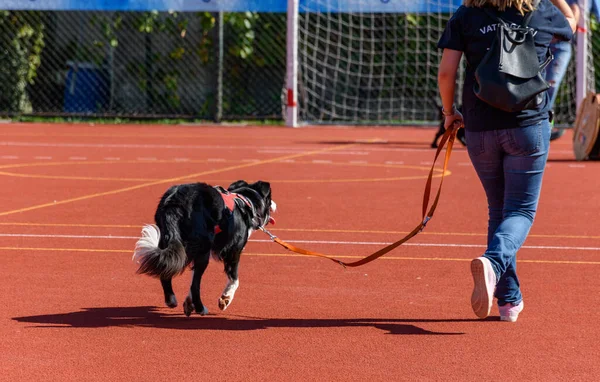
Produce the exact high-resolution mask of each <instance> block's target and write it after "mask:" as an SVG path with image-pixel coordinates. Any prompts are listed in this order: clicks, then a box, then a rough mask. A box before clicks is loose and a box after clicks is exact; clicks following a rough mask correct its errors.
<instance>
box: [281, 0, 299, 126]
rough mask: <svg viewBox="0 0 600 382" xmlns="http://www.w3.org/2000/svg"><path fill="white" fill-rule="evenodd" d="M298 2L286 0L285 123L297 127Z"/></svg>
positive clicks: (296, 0)
mask: <svg viewBox="0 0 600 382" xmlns="http://www.w3.org/2000/svg"><path fill="white" fill-rule="evenodd" d="M299 3H300V0H287V39H286V41H287V47H286V93H285V99H284V101H283V102H285V106H286V107H285V109H284V113H286V115H285V116H284V118H285V123H286V125H287V126H289V127H297V126H298V16H299V15H298V10H299Z"/></svg>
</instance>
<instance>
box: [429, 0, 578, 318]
mask: <svg viewBox="0 0 600 382" xmlns="http://www.w3.org/2000/svg"><path fill="white" fill-rule="evenodd" d="M485 7H488V8H490V10H492V11H494V12H496V13H497V15H498V16H499V17H500V18H502V19H504V20H505V21H506V22H509V23H511V22H512V23H515V24H519V25H520V24H521V22H522V20H523V18H524V16H525V15H526V14H527V13H529V12H533V15H532V16H531V19H530V22H529V25H528V27H529V28H533V29H534V30H535V31H536V33H535V38H534V40H535V46H536V51H537V54H538V60H539V62H540V63H542V62H544V61H545V60H546V57H547V56H546V54H547V51H548V46H549V44H550V42H551V41H552V39H553V38H554V37H556V38H558V39H562V40H570V39H571V38H572V36H573V31H574V30H575V27H576V25H575V19H574V17H573V13H572V12H571V9H570V8H569V6H568V5H567V4H566V2H565V1H564V0H552V1H550V0H541V1H539V2H538V1H537V0H464V5H462V6H461V7H459V8H458V9H457V11H456V13H454V15H453V16H452V18H451V19H450V20H449V21H448V24H447V25H446V28H445V30H444V33H443V35H442V37H441V39H440V41H439V43H438V47H439V48H441V49H443V53H442V60H441V62H440V65H439V69H438V82H439V91H440V95H441V98H442V105H443V114H444V116H445V126H446V127H447V128H448V127H449V126H450V125H451V124H453V123H455V122H458V123H463V124H464V128H465V133H466V140H467V149H468V153H469V157H470V158H471V162H472V163H473V166H474V168H475V171H476V172H477V175H478V177H479V179H480V181H481V184H482V185H483V188H484V190H485V193H486V196H487V202H488V209H489V221H488V232H487V250H486V251H485V253H484V254H483V256H481V257H478V258H476V259H474V260H472V262H471V273H472V276H473V281H474V288H473V293H472V296H471V306H472V308H473V311H474V312H475V314H476V315H477V316H478V317H480V318H485V317H487V316H488V315H489V314H490V311H491V309H492V305H493V299H494V297H496V298H497V300H498V307H499V311H500V319H501V320H503V321H512V322H514V321H516V320H517V318H518V316H519V313H521V311H522V310H523V307H524V304H523V296H522V295H521V289H520V284H519V279H518V277H517V264H516V255H517V251H518V250H519V248H520V247H521V245H522V244H523V242H524V241H525V239H526V237H527V235H528V233H529V229H530V228H531V225H532V223H533V219H534V217H535V213H536V210H537V206H538V199H539V196H540V190H541V186H542V177H543V174H544V169H545V167H546V160H547V158H548V149H549V145H550V121H549V107H550V103H549V97H548V95H547V93H546V92H544V97H543V99H542V101H541V102H540V103H539V104H538V105H537V106H534V107H532V108H530V109H527V110H523V111H520V112H514V113H509V112H505V111H502V110H500V109H496V108H494V107H492V106H490V105H488V104H487V103H485V102H483V101H481V100H480V99H478V98H477V96H476V95H475V93H474V92H473V85H474V83H475V69H476V68H477V65H478V64H479V63H480V62H481V60H482V58H483V57H484V55H485V53H486V52H487V50H488V48H489V47H490V46H491V44H492V41H493V39H494V38H495V36H496V24H497V21H496V20H494V19H492V18H491V17H490V16H488V14H487V13H486V12H485V11H484V10H483V8H485ZM463 54H464V55H465V59H466V64H467V65H466V73H465V80H464V85H463V97H462V110H463V113H464V117H463V115H461V113H459V112H458V111H457V110H456V107H455V106H454V96H455V84H456V78H457V71H458V68H459V63H460V60H461V57H462V56H463Z"/></svg>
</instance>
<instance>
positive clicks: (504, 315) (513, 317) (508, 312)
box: [498, 300, 525, 322]
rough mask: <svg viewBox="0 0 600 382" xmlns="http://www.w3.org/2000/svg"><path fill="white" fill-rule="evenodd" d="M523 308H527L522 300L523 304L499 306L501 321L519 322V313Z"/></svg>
mask: <svg viewBox="0 0 600 382" xmlns="http://www.w3.org/2000/svg"><path fill="white" fill-rule="evenodd" d="M523 307H525V304H524V303H523V300H521V302H520V303H518V304H517V305H513V304H511V303H510V302H509V303H508V304H506V305H504V306H498V310H499V311H500V321H509V322H515V321H517V318H519V313H521V311H522V310H523Z"/></svg>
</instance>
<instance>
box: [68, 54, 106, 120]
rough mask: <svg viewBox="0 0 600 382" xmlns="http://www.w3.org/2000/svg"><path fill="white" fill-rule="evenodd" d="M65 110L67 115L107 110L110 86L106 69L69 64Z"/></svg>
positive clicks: (89, 64)
mask: <svg viewBox="0 0 600 382" xmlns="http://www.w3.org/2000/svg"><path fill="white" fill-rule="evenodd" d="M67 66H68V68H69V70H68V72H67V79H66V83H65V97H64V106H63V109H64V111H65V112H67V113H97V112H99V111H102V110H105V109H106V106H107V105H108V101H109V94H110V84H109V81H108V74H107V71H106V70H105V69H102V68H100V67H98V66H97V65H94V64H92V63H86V62H83V63H79V62H71V61H69V62H67Z"/></svg>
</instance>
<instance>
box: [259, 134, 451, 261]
mask: <svg viewBox="0 0 600 382" xmlns="http://www.w3.org/2000/svg"><path fill="white" fill-rule="evenodd" d="M461 127H462V125H461V124H460V123H454V124H453V125H452V126H450V127H449V128H448V129H447V130H446V132H445V133H444V135H443V136H442V139H441V140H440V144H439V146H438V148H437V151H436V153H435V157H434V159H433V164H432V165H431V170H430V171H429V175H428V177H427V182H426V183H425V191H424V192H423V209H422V214H423V219H422V220H421V223H419V225H418V226H417V227H415V229H413V230H412V231H411V232H410V233H409V234H408V235H406V236H405V237H403V238H402V239H400V240H398V241H396V242H394V243H392V244H390V245H388V246H386V247H384V248H382V249H380V250H378V251H377V252H375V253H372V254H371V255H369V256H366V257H364V258H362V259H360V260H357V261H354V262H350V263H347V262H344V261H341V260H339V259H336V258H335V257H333V256H329V255H326V254H323V253H319V252H313V251H309V250H307V249H303V248H299V247H295V246H293V245H291V244H289V243H286V242H285V241H283V240H281V239H279V238H278V237H277V236H275V235H273V234H272V233H271V232H269V231H268V230H267V229H266V228H264V227H260V230H261V231H263V232H264V233H266V234H267V235H269V236H270V237H271V240H273V241H274V242H275V243H277V244H279V245H281V246H282V247H284V248H285V249H287V250H289V251H291V252H295V253H298V254H301V255H306V256H315V257H323V258H326V259H329V260H331V261H333V262H335V263H337V264H340V265H341V266H343V267H344V268H346V267H359V266H361V265H364V264H367V263H370V262H371V261H373V260H375V259H377V258H379V257H381V256H383V255H385V254H386V253H388V252H390V251H391V250H393V249H395V248H397V247H399V246H400V245H402V244H404V243H406V242H407V241H408V240H410V239H412V238H413V237H414V236H416V235H417V234H418V233H419V232H421V231H423V229H424V228H425V226H426V225H427V223H428V222H429V221H430V220H431V218H432V217H433V213H434V212H435V209H436V208H437V205H438V202H439V200H440V195H441V193H442V185H443V184H444V178H445V176H446V171H447V169H448V163H449V162H450V155H451V154H452V146H453V145H454V140H455V139H456V134H457V132H458V129H459V128H461ZM446 144H447V145H446ZM445 146H446V155H445V158H444V166H443V170H442V178H441V180H440V185H439V187H438V190H437V193H436V196H435V199H434V200H433V203H432V204H431V207H429V199H430V196H431V184H432V181H433V173H434V170H435V164H436V162H437V159H438V157H439V156H440V153H441V152H442V150H443V149H444V147H445ZM428 208H429V209H428Z"/></svg>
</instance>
